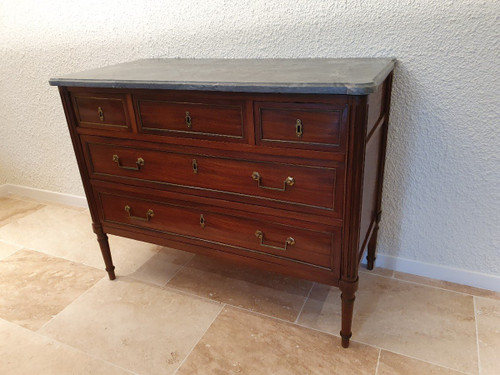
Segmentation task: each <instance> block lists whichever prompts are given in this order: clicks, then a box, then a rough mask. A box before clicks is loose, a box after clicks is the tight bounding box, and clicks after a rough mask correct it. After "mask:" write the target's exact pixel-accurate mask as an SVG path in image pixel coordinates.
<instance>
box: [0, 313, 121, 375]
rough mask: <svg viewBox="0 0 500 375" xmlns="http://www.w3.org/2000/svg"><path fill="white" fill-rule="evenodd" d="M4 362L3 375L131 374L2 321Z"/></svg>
mask: <svg viewBox="0 0 500 375" xmlns="http://www.w3.org/2000/svg"><path fill="white" fill-rule="evenodd" d="M0 358H1V360H0V374H3V375H26V374H37V375H54V374H72V375H80V374H81V375H84V374H85V375H89V374H107V375H127V374H129V375H130V374H131V373H130V372H128V371H125V370H122V369H119V368H117V367H115V366H113V365H111V364H108V363H105V362H103V361H100V360H98V359H96V358H92V357H90V356H88V355H87V354H85V353H82V352H80V351H79V350H76V349H73V348H70V347H68V346H66V345H64V344H61V343H58V342H56V341H54V340H51V339H49V338H46V337H43V336H40V335H38V334H36V333H34V332H31V331H29V330H27V329H25V328H21V327H19V326H17V325H15V324H13V323H9V322H6V321H4V320H0Z"/></svg>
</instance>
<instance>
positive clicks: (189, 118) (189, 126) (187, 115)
mask: <svg viewBox="0 0 500 375" xmlns="http://www.w3.org/2000/svg"><path fill="white" fill-rule="evenodd" d="M191 121H192V120H191V115H190V114H189V112H186V125H187V127H188V128H191V126H193V124H192V122H191Z"/></svg>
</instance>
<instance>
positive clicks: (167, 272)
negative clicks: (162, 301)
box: [130, 247, 193, 286]
mask: <svg viewBox="0 0 500 375" xmlns="http://www.w3.org/2000/svg"><path fill="white" fill-rule="evenodd" d="M192 257H193V254H192V253H188V252H186V251H181V250H175V249H171V248H168V247H164V248H162V249H160V251H159V252H158V253H157V254H156V255H154V256H153V257H152V258H151V259H149V260H148V261H147V262H146V263H144V264H143V265H142V266H141V267H140V268H139V269H138V270H137V271H135V272H134V273H132V274H130V277H133V278H134V279H136V280H140V281H144V282H146V283H149V284H155V285H159V286H164V285H165V284H166V283H167V282H168V281H169V280H170V279H171V278H172V277H173V276H174V275H175V273H176V272H177V271H179V269H180V268H181V267H182V266H183V265H185V264H186V263H187V262H188V261H189V260H191V258H192Z"/></svg>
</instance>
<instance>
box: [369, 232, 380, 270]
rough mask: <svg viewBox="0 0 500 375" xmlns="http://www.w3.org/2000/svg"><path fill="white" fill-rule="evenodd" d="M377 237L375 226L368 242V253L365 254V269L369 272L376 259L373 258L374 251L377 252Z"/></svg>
mask: <svg viewBox="0 0 500 375" xmlns="http://www.w3.org/2000/svg"><path fill="white" fill-rule="evenodd" d="M377 236H378V224H377V225H376V226H375V229H374V230H373V233H372V236H371V237H370V241H369V242H368V253H367V254H366V268H367V269H368V270H370V271H371V270H372V269H373V265H374V263H375V259H377V258H376V257H375V251H376V250H377Z"/></svg>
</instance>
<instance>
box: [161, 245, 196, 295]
mask: <svg viewBox="0 0 500 375" xmlns="http://www.w3.org/2000/svg"><path fill="white" fill-rule="evenodd" d="M172 249H173V248H172ZM174 250H175V249H174ZM160 251H161V250H160ZM191 254H193V253H191ZM195 256H196V254H193V256H192V257H191V258H189V259H188V260H186V261H185V262H184V263H183V264H182V265H181V266H180V267H179V269H178V270H177V271H175V272H174V274H173V275H172V277H170V278H169V279H168V280H167V282H166V283H165V284H164V285H163V287H166V286H167V285H168V283H169V282H170V281H172V280H173V278H174V277H175V276H177V274H178V273H179V272H181V271H182V270H183V269H184V268H185V267H186V265H187V264H188V263H189V262H191V261H192V260H193V258H194V257H195Z"/></svg>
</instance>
